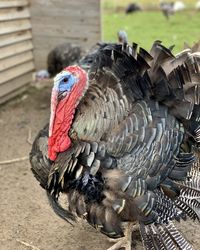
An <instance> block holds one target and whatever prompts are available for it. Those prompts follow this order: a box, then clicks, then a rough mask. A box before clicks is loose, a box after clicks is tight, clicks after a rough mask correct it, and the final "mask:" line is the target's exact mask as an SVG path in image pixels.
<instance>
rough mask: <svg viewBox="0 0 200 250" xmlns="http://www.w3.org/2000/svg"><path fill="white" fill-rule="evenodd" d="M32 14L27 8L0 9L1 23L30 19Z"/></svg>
mask: <svg viewBox="0 0 200 250" xmlns="http://www.w3.org/2000/svg"><path fill="white" fill-rule="evenodd" d="M29 17H30V12H29V10H28V8H27V7H24V8H23V7H22V9H21V8H9V9H1V8H0V21H8V20H16V19H24V18H29Z"/></svg>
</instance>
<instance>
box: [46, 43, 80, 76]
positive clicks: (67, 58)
mask: <svg viewBox="0 0 200 250" xmlns="http://www.w3.org/2000/svg"><path fill="white" fill-rule="evenodd" d="M81 56H82V51H81V48H80V46H78V45H75V44H71V43H62V44H59V45H57V46H56V47H55V48H54V49H52V50H51V51H50V52H49V54H48V57H47V69H48V72H49V74H50V77H53V76H55V75H56V74H57V73H59V72H60V71H61V70H63V68H65V67H67V66H69V65H71V64H74V63H77V62H78V60H79V59H80V58H81Z"/></svg>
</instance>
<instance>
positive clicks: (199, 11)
mask: <svg viewBox="0 0 200 250" xmlns="http://www.w3.org/2000/svg"><path fill="white" fill-rule="evenodd" d="M102 2H103V4H102V5H103V11H102V19H103V39H105V40H106V41H113V40H114V39H115V37H116V32H117V31H118V30H121V29H122V30H125V31H126V32H127V34H128V38H129V41H130V42H132V41H134V42H136V43H138V44H139V45H140V46H142V47H144V48H146V49H150V46H151V45H152V42H153V41H154V40H157V39H159V40H161V41H163V43H164V44H165V45H166V46H170V45H172V44H175V48H174V51H175V52H178V51H180V50H182V49H183V44H184V42H187V43H188V44H190V45H191V44H193V43H194V42H197V41H198V40H199V39H200V28H199V27H200V1H197V0H184V1H159V0H138V1H130V0H103V1H102Z"/></svg>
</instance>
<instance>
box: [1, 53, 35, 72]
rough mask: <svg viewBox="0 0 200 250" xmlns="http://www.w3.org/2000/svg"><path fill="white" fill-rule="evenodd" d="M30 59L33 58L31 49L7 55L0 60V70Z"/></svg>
mask: <svg viewBox="0 0 200 250" xmlns="http://www.w3.org/2000/svg"><path fill="white" fill-rule="evenodd" d="M31 60H33V52H32V51H26V52H24V53H20V54H17V55H13V56H11V57H7V58H5V59H2V60H0V72H1V71H3V70H7V69H9V68H12V67H13V66H16V65H18V64H22V63H24V62H27V61H31Z"/></svg>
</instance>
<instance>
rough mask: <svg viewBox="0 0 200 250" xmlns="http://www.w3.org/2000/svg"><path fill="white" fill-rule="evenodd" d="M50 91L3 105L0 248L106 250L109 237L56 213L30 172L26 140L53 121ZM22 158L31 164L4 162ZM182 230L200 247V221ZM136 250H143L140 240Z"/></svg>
mask: <svg viewBox="0 0 200 250" xmlns="http://www.w3.org/2000/svg"><path fill="white" fill-rule="evenodd" d="M50 88H51V87H50V86H49V87H45V88H42V89H36V88H33V87H32V88H30V90H29V91H28V92H27V93H25V94H23V95H22V96H20V97H18V98H17V99H14V100H12V101H10V102H9V103H7V104H5V105H3V106H0V138H1V144H0V161H1V164H0V184H1V186H0V249H2V250H28V249H33V250H72V249H73V250H88V249H89V250H93V249H95V250H105V249H107V248H108V247H110V246H111V245H112V243H110V242H108V241H107V238H106V237H105V236H103V235H101V234H100V233H98V232H96V231H95V229H93V228H92V227H90V226H88V225H87V224H85V223H79V224H77V225H76V226H75V227H72V226H70V225H69V224H67V223H66V222H65V221H63V220H62V219H60V218H59V217H57V216H56V215H55V214H54V212H53V211H52V209H51V207H50V206H49V204H48V201H47V198H46V195H45V192H44V190H43V189H42V188H41V187H40V186H39V184H38V182H37V181H36V179H35V178H34V177H33V175H32V172H31V171H30V164H29V160H28V154H29V151H30V149H31V145H30V144H29V143H28V142H27V139H28V138H29V137H31V140H33V138H34V137H35V136H36V134H37V131H38V130H39V129H40V128H42V127H43V125H45V124H46V123H47V121H48V119H49V98H50ZM29 139H30V138H29ZM23 157H25V158H26V160H22V161H19V162H16V163H12V164H2V161H8V160H12V159H15V158H22V159H23ZM181 231H183V233H184V235H186V237H187V239H188V240H189V241H190V242H191V243H192V244H193V246H194V248H195V249H196V250H198V249H200V234H199V231H200V226H199V224H198V223H196V222H192V221H187V222H184V223H182V225H181ZM135 249H137V250H141V249H142V244H141V242H137V245H136V248H135Z"/></svg>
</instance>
